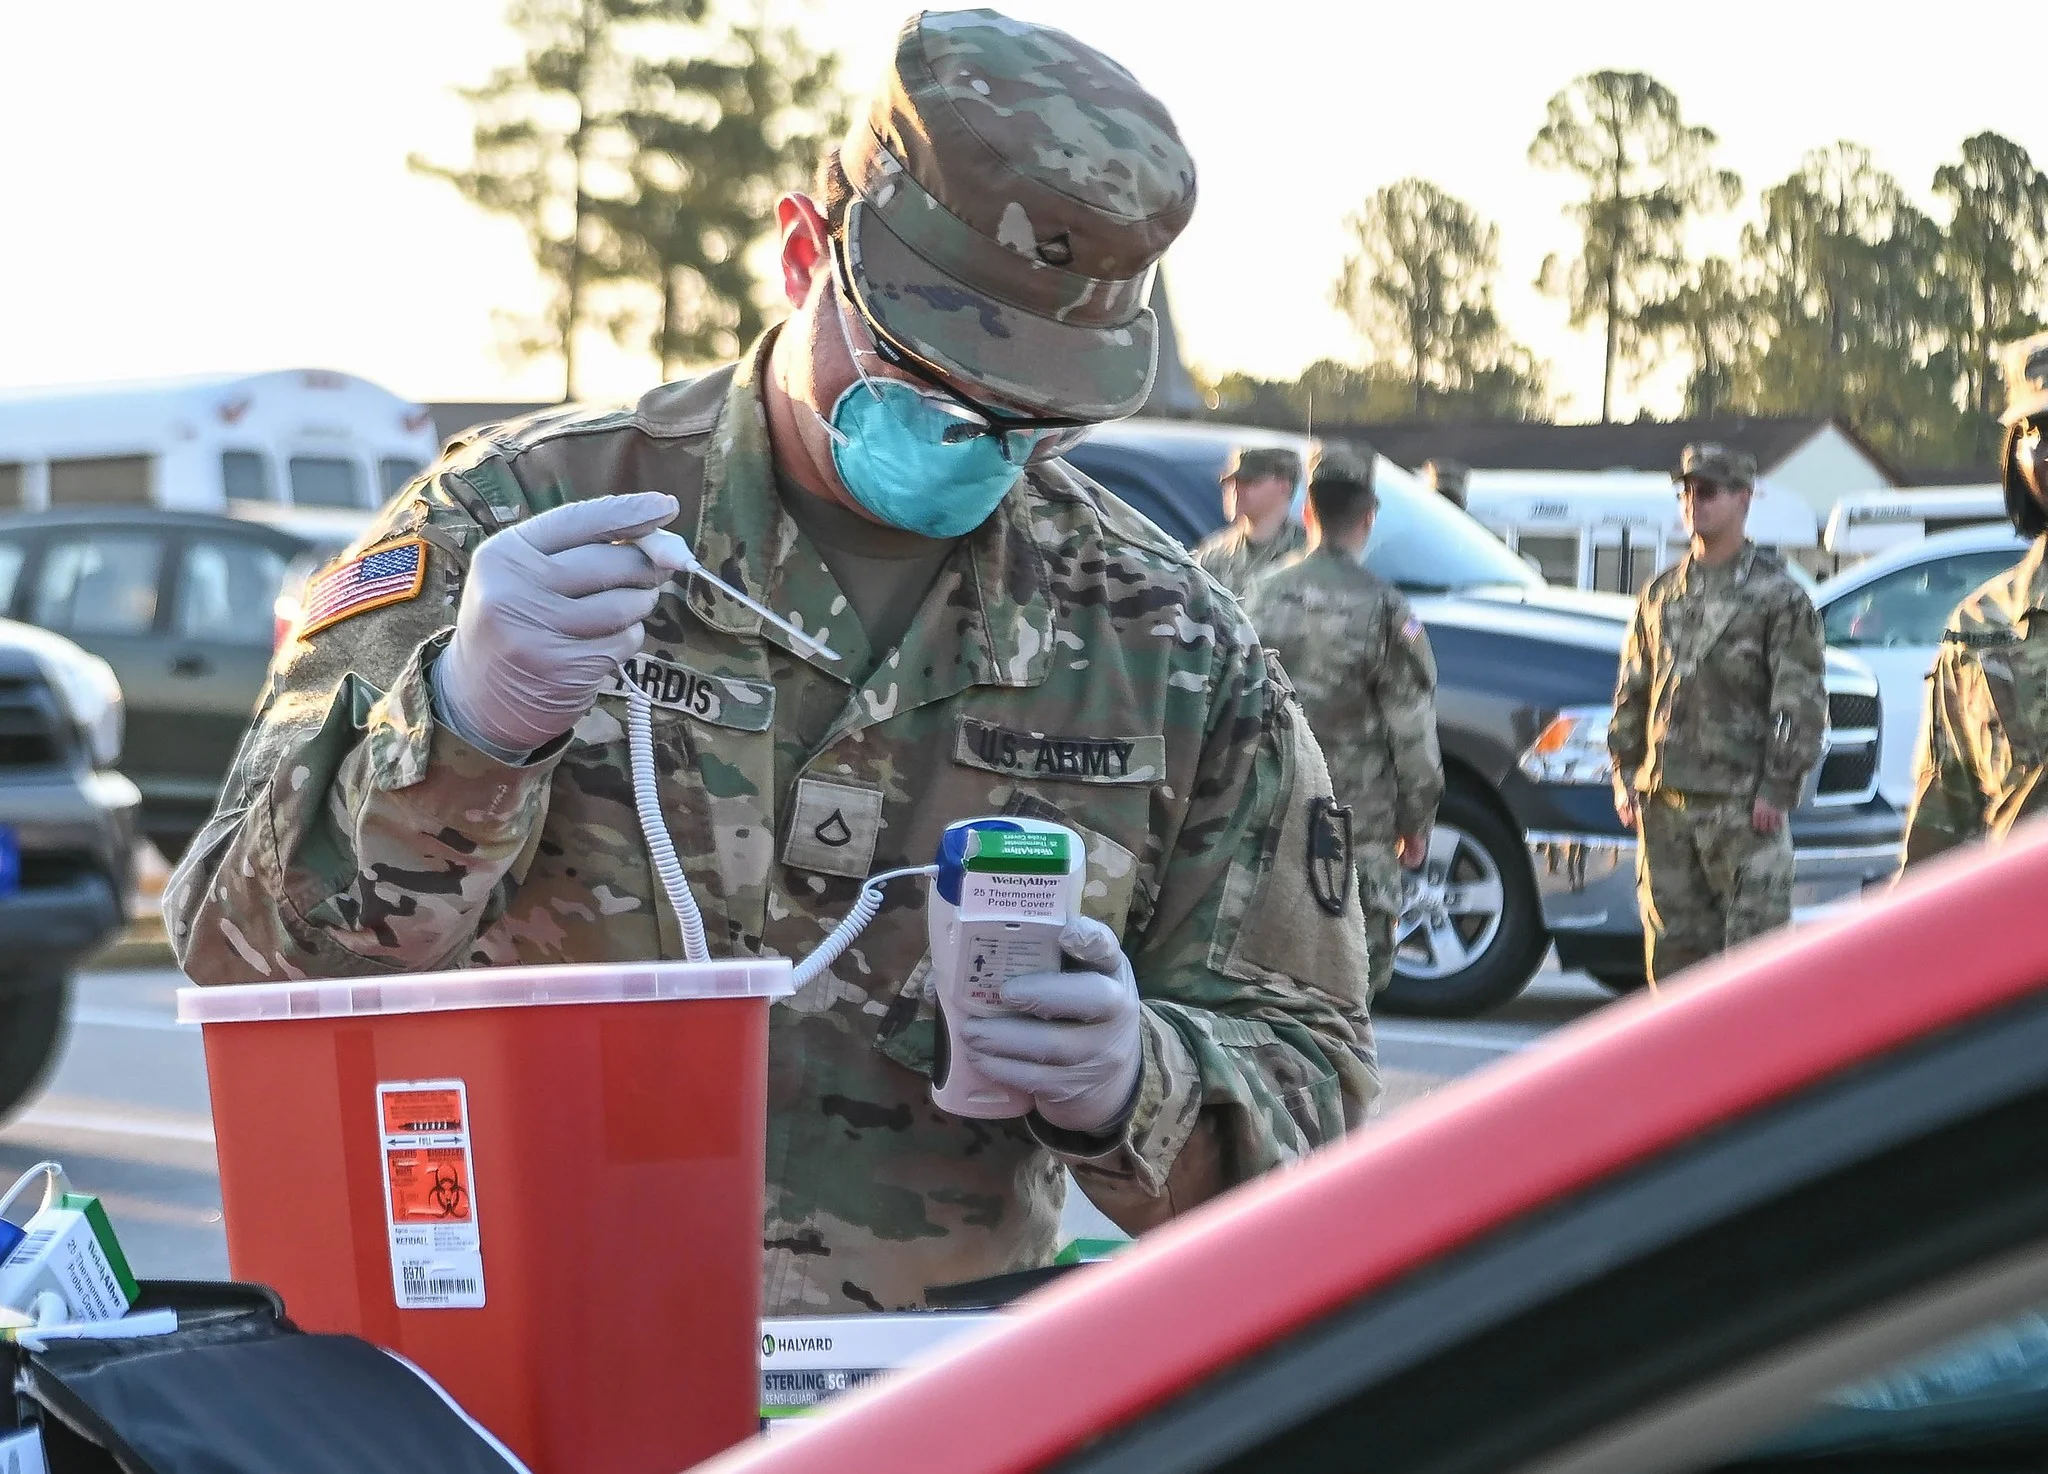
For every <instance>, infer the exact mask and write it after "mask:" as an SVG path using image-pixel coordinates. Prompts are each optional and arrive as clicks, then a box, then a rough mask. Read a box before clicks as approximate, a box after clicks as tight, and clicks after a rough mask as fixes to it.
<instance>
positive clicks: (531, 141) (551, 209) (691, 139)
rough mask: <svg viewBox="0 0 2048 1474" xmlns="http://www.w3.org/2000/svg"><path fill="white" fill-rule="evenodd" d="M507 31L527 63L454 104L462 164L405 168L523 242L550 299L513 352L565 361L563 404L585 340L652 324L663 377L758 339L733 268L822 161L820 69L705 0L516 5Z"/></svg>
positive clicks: (824, 69) (746, 288)
mask: <svg viewBox="0 0 2048 1474" xmlns="http://www.w3.org/2000/svg"><path fill="white" fill-rule="evenodd" d="M508 20H509V23H510V25H511V26H512V28H513V30H515V31H516V32H517V33H518V34H519V36H520V38H521V40H522V41H523V42H524V43H525V47H526V50H525V54H524V55H523V56H522V57H521V59H520V60H519V61H518V62H517V63H515V64H513V65H511V66H507V67H501V68H499V69H498V70H497V71H495V72H493V73H492V74H491V76H490V77H489V78H488V79H487V80H486V81H485V82H484V83H483V84H482V85H481V86H478V87H475V88H467V89H464V90H463V92H462V96H463V97H464V98H466V99H467V100H468V101H469V103H470V105H471V107H472V108H473V109H474V111H475V115H476V121H475V126H474V129H473V132H472V139H471V152H472V155H473V157H472V159H471V161H470V163H469V164H467V165H465V166H461V167H444V166H442V165H439V164H435V163H433V162H430V161H428V160H425V159H422V158H419V157H417V156H415V157H414V158H413V160H412V161H411V162H412V167H413V168H414V169H416V170H418V171H420V172H422V173H425V174H430V175H432V176H434V177H436V178H440V179H445V180H447V181H448V182H449V183H450V184H452V185H454V186H455V188H456V189H458V190H459V191H461V193H462V194H463V195H464V196H465V197H466V198H468V199H469V200H471V201H472V202H473V203H475V204H476V205H478V206H479V207H480V208H482V209H485V210H489V211H492V212H493V213H496V214H501V215H506V216H509V217H510V218H512V219H514V220H516V221H517V222H518V223H519V225H520V226H521V228H522V229H523V230H524V231H525V233H526V237H527V241H528V245H529V247H530V248H531V250H532V252H533V259H534V264H535V266H536V267H538V268H539V271H540V274H541V277H542V280H543V281H544V282H545V283H546V284H547V289H548V300H547V303H546V305H545V306H544V308H543V309H542V311H541V312H540V313H539V314H538V315H536V316H528V317H515V318H514V319H513V321H512V324H511V325H512V327H513V328H514V330H515V345H514V346H515V347H516V349H517V350H518V351H519V352H521V353H522V354H525V355H534V356H538V355H555V356H559V357H560V358H561V360H562V369H563V394H564V397H565V398H574V397H575V395H576V364H577V340H578V335H579V333H580V332H581V331H582V330H584V329H585V328H587V327H590V326H594V325H599V324H601V325H603V326H607V327H609V328H611V329H612V330H613V332H614V333H616V334H619V335H621V336H622V337H623V336H626V335H629V334H631V333H633V332H634V331H635V330H636V329H637V328H638V327H640V326H643V325H645V324H646V323H647V322H648V321H650V320H651V322H652V324H653V327H652V331H651V333H650V334H649V335H648V336H649V341H650V345H651V346H652V348H653V350H654V352H655V353H656V354H657V356H659V357H660V359H661V362H662V366H663V369H664V372H667V371H670V370H673V369H674V368H676V367H678V366H679V365H680V364H682V363H684V362H687V361H689V360H691V359H702V358H707V357H713V356H720V355H724V354H728V353H730V352H732V351H734V347H735V345H736V344H737V343H739V342H741V341H743V340H744V339H745V338H747V337H749V336H751V335H752V333H753V332H755V331H758V329H759V323H760V311H759V308H758V306H756V305H755V303H754V301H753V295H752V291H753V281H752V277H751V274H750V273H749V272H748V270H747V268H746V266H745V264H744V262H743V261H742V259H741V258H742V256H743V253H744V252H745V250H746V248H747V246H748V245H749V244H751V243H752V242H753V241H754V240H755V239H756V238H757V237H758V236H759V235H760V234H761V233H762V232H763V231H764V230H765V228H766V226H767V223H768V221H769V219H770V217H771V214H772V212H771V211H770V210H769V208H768V205H769V204H770V203H771V202H772V200H773V198H774V194H775V191H777V190H778V189H781V188H784V187H787V186H789V185H791V184H795V183H798V182H800V181H801V179H802V177H803V174H804V171H805V170H806V169H807V168H808V166H809V164H810V162H811V161H812V160H813V159H815V157H816V154H817V149H818V135H819V131H820V129H821V128H822V127H823V126H826V125H827V124H828V123H829V121H830V120H829V116H828V115H829V113H830V112H831V95H832V85H833V71H832V66H831V63H830V62H829V61H820V60H818V59H817V58H815V57H814V56H812V55H811V54H810V53H808V52H807V51H806V50H805V48H804V47H803V45H802V42H801V39H800V38H799V37H798V36H796V35H795V34H794V33H793V32H789V31H785V30H771V29H769V28H767V27H766V26H765V25H764V24H763V23H761V22H760V21H759V20H755V21H753V22H751V23H745V24H729V25H721V24H720V23H719V22H718V21H716V20H715V19H714V18H713V17H712V16H711V14H710V10H709V3H708V0H514V3H513V5H512V7H511V9H510V11H509V13H508ZM634 287H640V288H643V289H646V291H647V292H649V293H651V294H652V296H654V297H655V298H656V299H658V302H659V306H658V307H657V308H654V309H648V308H646V307H644V306H642V305H641V304H640V303H639V302H637V301H636V300H635V293H634V292H633V291H632V290H631V289H632V288H634ZM601 296H602V297H603V300H602V301H600V297H601Z"/></svg>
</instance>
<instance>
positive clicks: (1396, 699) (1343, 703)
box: [1245, 449, 1444, 996]
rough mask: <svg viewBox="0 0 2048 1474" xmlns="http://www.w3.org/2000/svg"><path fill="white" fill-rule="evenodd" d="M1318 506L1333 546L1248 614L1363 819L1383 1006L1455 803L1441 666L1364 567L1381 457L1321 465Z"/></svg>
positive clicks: (1358, 833)
mask: <svg viewBox="0 0 2048 1474" xmlns="http://www.w3.org/2000/svg"><path fill="white" fill-rule="evenodd" d="M1308 495H1309V501H1310V504H1311V505H1312V506H1314V508H1315V510H1316V520H1317V521H1318V522H1319V523H1320V524H1321V525H1322V530H1323V542H1322V546H1321V547H1320V548H1318V549H1317V550H1316V551H1315V552H1313V553H1307V554H1297V555H1296V556H1295V557H1294V558H1292V559H1290V560H1289V561H1288V562H1286V563H1284V564H1282V565H1281V566H1280V567H1278V568H1277V569H1274V570H1272V571H1270V572H1268V573H1265V574H1263V575H1261V576H1260V577H1258V578H1256V579H1254V580H1253V582H1252V587H1251V592H1250V593H1249V594H1248V595H1246V598H1245V612H1246V613H1247V614H1249V615H1250V616H1251V619H1252V623H1253V624H1255V625H1257V626H1258V630H1259V637H1260V638H1261V639H1263V640H1264V641H1265V642H1266V644H1267V645H1268V646H1270V647H1271V648H1272V649H1273V650H1274V651H1275V652H1276V653H1277V654H1278V655H1279V656H1280V663H1281V664H1282V665H1283V666H1285V667H1286V670H1287V673H1288V676H1289V678H1290V679H1292V680H1293V682H1294V689H1295V690H1296V691H1297V692H1299V693H1300V696H1301V704H1302V708H1303V709H1304V710H1305V711H1307V712H1308V718H1309V724H1310V725H1311V726H1312V727H1314V728H1315V732H1316V737H1317V740H1318V741H1320V742H1321V743H1322V745H1323V752H1324V755H1325V756H1326V757H1327V758H1328V759H1329V764H1330V779H1331V786H1332V787H1333V788H1334V789H1335V790H1336V795H1337V801H1338V803H1340V804H1345V805H1349V806H1350V809H1351V824H1352V829H1353V845H1354V847H1355V848H1356V850H1357V853H1358V888H1359V899H1360V900H1361V901H1362V902H1363V903H1364V906H1365V922H1366V940H1367V942H1368V944H1369V945H1370V946H1371V948H1372V990H1373V993H1374V995H1375V996H1377V995H1378V993H1379V991H1380V990H1381V989H1383V988H1385V987H1386V985H1387V983H1388V982H1389V981H1390V980H1391V979H1392V977H1393V975H1394V932H1395V923H1396V922H1397V921H1398V919H1399V917H1400V914H1401V868H1402V867H1403V866H1407V867H1409V868H1410V869H1413V868H1414V867H1416V866H1419V865H1421V864H1422V861H1423V857H1424V855H1425V854H1426V853H1427V851H1428V847H1429V831H1430V826H1431V825H1432V824H1434V823H1435V822H1436V805H1437V800H1438V799H1440V798H1442V797H1443V791H1444V773H1443V762H1442V759H1441V758H1440V756H1439V755H1438V752H1437V742H1436V658H1435V656H1434V655H1433V654H1432V652H1431V650H1430V648H1429V636H1428V635H1427V634H1425V633H1423V629H1422V621H1421V620H1419V619H1417V618H1416V617H1415V614H1414V611H1412V610H1411V609H1410V608H1409V607H1408V601H1407V599H1405V598H1403V597H1402V595H1401V592H1400V590H1398V589H1396V588H1395V587H1394V586H1393V585H1392V584H1390V583H1388V582H1387V581H1386V580H1385V579H1383V578H1381V577H1380V576H1379V575H1378V574H1376V573H1373V572H1371V571H1370V570H1368V569H1367V568H1366V567H1365V565H1364V564H1363V563H1361V562H1360V561H1359V559H1360V558H1361V557H1362V556H1363V554H1364V552H1365V545H1366V543H1367V541H1368V540H1370V538H1371V537H1372V524H1373V517H1374V514H1375V513H1376V512H1377V511H1378V510H1379V498H1378V496H1377V495H1376V494H1375V493H1374V491H1373V478H1372V460H1371V459H1370V457H1369V456H1360V455H1357V454H1355V453H1353V452H1350V451H1345V450H1341V449H1328V450H1324V451H1322V452H1320V453H1319V454H1318V456H1317V458H1316V461H1315V466H1314V470H1313V471H1312V473H1311V474H1310V477H1309V486H1308ZM1317 899H1318V900H1326V901H1327V900H1328V898H1325V897H1323V896H1321V895H1320V894H1319V895H1318V897H1317Z"/></svg>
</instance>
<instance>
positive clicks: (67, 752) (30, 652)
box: [0, 619, 142, 1120]
mask: <svg viewBox="0 0 2048 1474" xmlns="http://www.w3.org/2000/svg"><path fill="white" fill-rule="evenodd" d="M123 715H124V713H123V706H122V700H121V688H120V686H119V684H118V683H117V682H116V681H115V679H114V673H113V671H112V670H111V669H110V668H109V667H108V665H107V663H106V662H105V661H103V660H101V659H99V658H98V657H97V656H94V655H89V654H87V653H86V652H85V651H83V650H81V649H79V648H78V647H77V646H76V645H74V644H72V643H71V642H70V641H69V640H67V639H64V638H63V637H62V636H60V635H53V634H51V633H50V632H49V631H47V630H41V629H37V628H35V627H34V626H32V625H26V624H17V623H16V622H15V621H13V620H11V619H0V1120H4V1119H5V1118H6V1117H7V1115H8V1113H9V1112H10V1111H12V1110H13V1109H14V1107H15V1106H17V1105H19V1104H20V1103H21V1101H22V1100H23V1099H24V1098H25V1097H27V1095H28V1094H29V1093H30V1092H31V1091H32V1090H34V1088H35V1087H36V1084H37V1082H38V1081H40V1080H41V1079H42V1076H43V1074H44V1072H45V1071H46V1070H47V1069H48V1068H49V1066H50V1064H51V1062H52V1061H53V1059H54V1058H55V1055H56V1052H57V1048H58V1045H59V1044H60V1043H61V1041H62V1039H63V1033H64V1019H65V1013H66V1004H67V1001H68V999H69V994H70V982H71V974H72V972H73V970H74V969H75V968H76V967H77V965H78V964H79V963H80V962H81V961H83V960H84V959H85V958H86V957H87V956H89V955H90V954H92V953H93V952H96V951H98V950H99V949H100V947H101V946H103V945H104V944H105V943H106V942H107V940H108V939H109V938H110V937H111V936H112V935H113V934H114V932H115V931H117V930H118V929H119V928H120V926H121V924H122V922H123V920H124V919H125V918H126V915H127V911H128V903H129V897H130V895H131V893H132V891H133V880H134V855H135V841H136V835H137V833H138V832H139V823H140V814H141V805H142V795H141V793H140V791H139V790H137V788H136V786H135V785H134V784H133V783H131V782H129V781H128V779H127V778H125V777H124V776H122V774H120V773H119V772H117V771H116V770H115V768H114V763H115V762H116V761H117V760H118V758H119V757H120V753H121V738H122V722H123Z"/></svg>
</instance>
